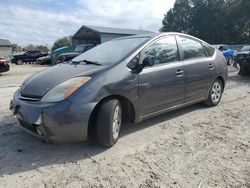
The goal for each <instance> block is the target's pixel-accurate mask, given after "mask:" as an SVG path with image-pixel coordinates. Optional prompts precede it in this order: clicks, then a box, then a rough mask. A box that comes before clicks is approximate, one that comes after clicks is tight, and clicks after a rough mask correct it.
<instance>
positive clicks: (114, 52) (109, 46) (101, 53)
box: [72, 37, 150, 65]
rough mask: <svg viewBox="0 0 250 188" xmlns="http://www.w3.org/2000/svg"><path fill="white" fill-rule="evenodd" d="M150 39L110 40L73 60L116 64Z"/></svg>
mask: <svg viewBox="0 0 250 188" xmlns="http://www.w3.org/2000/svg"><path fill="white" fill-rule="evenodd" d="M149 39H150V38H147V37H131V38H121V39H116V40H112V41H108V42H105V43H103V44H100V45H99V46H97V47H95V48H92V49H90V50H88V51H86V52H85V53H83V54H81V55H79V56H77V57H76V58H74V59H73V60H72V61H73V62H81V61H83V60H87V61H93V62H98V63H99V64H101V65H108V64H115V63H118V62H119V61H122V60H123V59H124V58H126V57H127V56H128V55H130V54H131V53H132V52H133V51H134V50H136V49H137V48H138V47H140V46H141V45H143V44H145V43H146V42H147V41H148V40H149Z"/></svg>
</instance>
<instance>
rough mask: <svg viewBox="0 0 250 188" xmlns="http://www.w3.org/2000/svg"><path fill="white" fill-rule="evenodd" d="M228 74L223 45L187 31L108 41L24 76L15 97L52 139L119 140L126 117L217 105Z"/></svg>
mask: <svg viewBox="0 0 250 188" xmlns="http://www.w3.org/2000/svg"><path fill="white" fill-rule="evenodd" d="M227 77H228V71H227V65H226V60H225V58H224V56H223V54H222V53H221V52H219V51H218V50H216V49H215V48H213V47H212V46H211V45H209V44H207V43H206V42H204V41H202V40H200V39H197V38H195V37H192V36H189V35H185V34H181V33H160V34H147V35H135V36H130V37H124V38H119V39H115V40H112V41H109V42H105V43H103V44H101V45H99V46H97V47H95V48H92V49H91V50H89V51H87V52H85V53H83V54H81V55H79V56H77V57H76V58H74V59H73V60H72V61H71V62H69V63H61V64H58V65H56V66H53V67H51V68H48V69H46V70H44V71H41V72H39V73H37V74H34V75H33V76H31V77H30V78H28V79H27V80H25V81H24V83H23V84H22V86H21V87H20V89H18V90H17V91H16V92H15V94H14V96H13V100H11V104H10V109H11V111H12V112H13V114H14V115H15V117H16V120H17V122H18V124H19V125H20V126H21V127H22V128H24V130H26V131H28V132H29V133H31V134H32V135H35V136H37V137H39V138H41V139H43V140H46V141H49V142H65V141H84V140H87V139H88V138H89V136H90V135H92V136H93V137H94V138H95V139H96V141H97V142H98V143H99V144H101V145H104V146H108V147H110V146H112V145H114V144H115V143H116V142H117V140H118V138H119V132H120V127H121V126H122V124H123V123H124V122H126V121H130V122H140V121H142V120H144V119H147V118H150V117H152V116H156V115H159V114H162V113H164V112H167V111H171V110H175V109H178V108H181V107H184V106H187V105H191V104H194V103H199V102H204V104H206V105H208V106H216V105H217V104H218V103H219V102H220V100H221V97H222V93H223V91H224V88H225V84H226V81H227Z"/></svg>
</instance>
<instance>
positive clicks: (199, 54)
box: [177, 36, 216, 102]
mask: <svg viewBox="0 0 250 188" xmlns="http://www.w3.org/2000/svg"><path fill="white" fill-rule="evenodd" d="M177 38H178V43H179V46H180V54H181V59H182V60H183V63H184V67H185V68H184V72H185V75H186V88H185V102H191V101H195V100H199V99H202V98H204V97H206V95H207V93H208V91H209V89H210V86H211V84H212V82H213V81H214V79H215V77H216V69H215V64H214V59H215V57H213V56H212V57H211V55H209V54H208V53H207V52H206V50H205V48H204V46H203V44H202V43H201V42H200V41H198V40H196V39H193V38H189V37H186V36H179V37H177ZM212 55H213V53H212Z"/></svg>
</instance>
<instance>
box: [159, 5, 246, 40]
mask: <svg viewBox="0 0 250 188" xmlns="http://www.w3.org/2000/svg"><path fill="white" fill-rule="evenodd" d="M160 31H162V32H163V31H164V32H167V31H168V32H170V31H174V32H182V33H187V34H190V35H193V36H196V37H198V38H201V39H203V40H205V41H207V42H208V43H211V44H219V43H226V44H248V43H250V0H176V2H175V4H174V7H173V8H172V9H170V10H169V11H168V12H167V13H166V14H165V15H164V19H163V21H162V28H161V29H160Z"/></svg>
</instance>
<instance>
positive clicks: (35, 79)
mask: <svg viewBox="0 0 250 188" xmlns="http://www.w3.org/2000/svg"><path fill="white" fill-rule="evenodd" d="M105 68H107V66H96V65H72V64H58V65H56V66H53V67H51V68H48V69H46V70H44V71H41V72H39V73H36V74H34V75H33V76H31V77H29V78H28V79H27V80H25V81H24V83H23V84H22V86H21V89H20V94H21V95H22V96H24V97H34V98H41V97H42V96H44V95H45V94H46V93H47V92H48V91H49V90H50V89H52V88H54V87H55V86H57V85H58V84H60V83H62V82H64V81H66V80H69V79H71V78H73V77H78V76H91V75H92V74H94V73H97V72H99V71H101V70H104V69H105Z"/></svg>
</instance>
